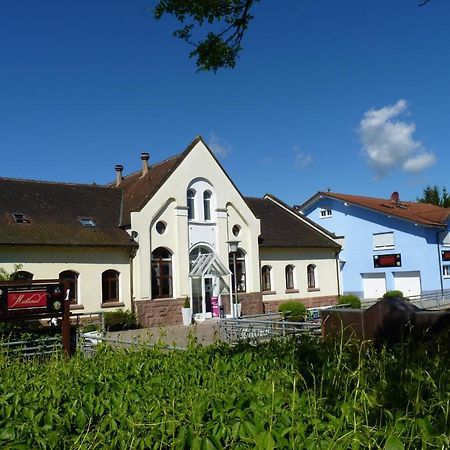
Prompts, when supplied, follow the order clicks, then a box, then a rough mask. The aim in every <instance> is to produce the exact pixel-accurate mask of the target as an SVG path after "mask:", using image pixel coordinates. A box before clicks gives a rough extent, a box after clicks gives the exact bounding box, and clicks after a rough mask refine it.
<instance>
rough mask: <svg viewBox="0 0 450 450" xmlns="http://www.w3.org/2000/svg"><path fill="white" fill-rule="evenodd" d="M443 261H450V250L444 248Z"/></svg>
mask: <svg viewBox="0 0 450 450" xmlns="http://www.w3.org/2000/svg"><path fill="white" fill-rule="evenodd" d="M442 261H450V250H442Z"/></svg>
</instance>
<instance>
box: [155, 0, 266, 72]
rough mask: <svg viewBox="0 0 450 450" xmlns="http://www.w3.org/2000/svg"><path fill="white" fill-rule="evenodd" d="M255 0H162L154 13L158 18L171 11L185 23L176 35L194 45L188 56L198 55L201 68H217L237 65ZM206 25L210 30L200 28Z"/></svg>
mask: <svg viewBox="0 0 450 450" xmlns="http://www.w3.org/2000/svg"><path fill="white" fill-rule="evenodd" d="M256 1H258V0H193V1H186V0H160V1H158V3H157V4H156V6H155V9H154V11H153V13H154V16H155V18H156V19H161V18H162V17H163V16H164V15H171V16H173V17H175V18H176V19H177V20H178V21H179V22H180V23H182V24H184V23H186V25H185V26H183V27H182V28H180V29H178V30H175V31H174V33H173V35H174V36H175V37H177V38H179V39H182V40H184V41H186V42H187V43H188V44H190V45H192V46H193V47H194V49H193V50H192V51H191V52H190V53H189V57H190V58H196V64H197V68H198V70H199V71H202V70H206V71H213V72H216V71H217V70H218V69H221V68H233V67H234V66H235V65H236V59H237V58H238V56H239V52H240V51H241V50H242V46H241V42H242V39H243V36H244V33H245V31H246V30H247V28H248V25H249V22H250V21H251V19H252V18H253V16H252V15H251V14H250V10H251V8H252V6H253V4H254V3H255V2H256ZM206 25H207V26H208V27H209V30H203V31H204V32H203V33H202V32H199V31H198V30H199V28H204V27H206Z"/></svg>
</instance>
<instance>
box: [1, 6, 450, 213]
mask: <svg viewBox="0 0 450 450" xmlns="http://www.w3.org/2000/svg"><path fill="white" fill-rule="evenodd" d="M280 4H282V5H283V7H282V8H280ZM417 4H418V0H417V1H416V0H395V1H392V0H364V1H362V0H342V1H341V0H339V1H338V0H303V1H298V0H288V1H284V2H275V1H273V0H261V1H260V3H258V4H257V5H256V7H255V9H254V16H255V18H254V20H253V22H252V23H251V26H250V28H249V30H248V33H247V35H246V36H245V38H244V42H243V45H244V50H243V52H242V54H241V57H240V60H239V61H238V65H237V67H236V68H235V69H234V70H225V71H221V72H218V73H217V74H213V73H196V70H195V63H194V61H193V60H191V59H189V58H188V57H187V55H188V52H189V48H188V46H187V45H186V44H185V43H183V42H181V41H178V40H176V39H175V38H173V37H172V36H171V32H172V30H173V29H174V27H175V26H176V24H175V23H174V21H173V20H170V19H169V18H167V19H164V20H162V21H155V20H153V18H152V15H151V13H150V12H149V8H150V7H151V5H152V3H151V2H150V1H143V0H135V1H130V0H128V1H124V0H122V1H119V0H110V1H105V0H99V1H92V0H91V1H87V0H79V1H77V2H61V1H56V0H46V1H44V2H36V1H35V0H23V1H20V2H19V1H17V0H3V1H2V2H1V3H0V157H1V165H0V167H1V170H0V176H5V177H12V178H34V179H44V180H52V181H68V182H75V183H92V182H96V183H99V184H102V183H106V182H109V181H112V180H113V179H114V176H115V174H114V165H115V164H119V163H120V164H123V165H124V166H125V170H124V172H125V173H129V172H131V171H135V170H137V169H139V167H140V153H141V152H143V151H146V152H149V153H150V159H151V161H159V160H162V159H165V158H167V157H168V156H171V155H173V154H176V153H178V152H180V151H182V150H183V149H184V148H185V147H186V146H187V145H188V144H189V143H190V142H191V141H192V139H193V138H194V137H195V136H197V135H199V134H201V135H202V136H203V137H204V138H205V139H206V141H207V142H208V143H209V144H210V146H211V147H212V148H213V149H214V151H215V152H216V154H217V155H218V157H219V159H220V161H221V162H222V164H223V166H224V167H225V169H226V170H227V172H228V173H229V175H230V176H231V177H232V178H233V180H234V182H235V183H236V185H237V186H238V187H239V189H240V191H241V192H242V193H243V194H244V195H252V196H261V195H263V194H265V193H266V192H270V193H272V194H274V195H277V196H279V197H280V198H281V199H283V200H284V201H286V202H287V203H290V204H294V203H302V202H303V201H305V200H306V199H307V198H309V197H310V196H312V195H313V194H314V193H315V192H317V191H319V190H326V189H327V188H330V189H331V190H332V191H335V192H342V193H347V194H357V195H368V196H377V197H386V198H387V197H389V196H390V194H391V192H392V191H395V190H396V191H398V192H399V193H400V198H401V199H403V200H414V199H415V198H416V197H417V196H418V195H420V194H421V192H422V189H423V187H424V186H425V185H426V184H437V185H438V186H442V185H445V186H447V188H448V189H450V183H449V182H448V169H449V168H450V156H449V152H448V143H449V142H450V131H449V125H450V92H449V83H450V31H449V27H448V21H449V18H450V2H449V1H448V0H432V2H431V3H429V4H428V5H427V6H425V7H421V8H419V7H417Z"/></svg>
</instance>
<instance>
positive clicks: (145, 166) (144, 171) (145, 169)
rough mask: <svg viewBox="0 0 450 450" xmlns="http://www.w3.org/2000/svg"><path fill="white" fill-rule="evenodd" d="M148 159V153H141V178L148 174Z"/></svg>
mask: <svg viewBox="0 0 450 450" xmlns="http://www.w3.org/2000/svg"><path fill="white" fill-rule="evenodd" d="M149 158H150V155H149V154H148V153H145V152H144V153H141V159H142V175H141V178H142V177H145V175H147V173H148V160H149Z"/></svg>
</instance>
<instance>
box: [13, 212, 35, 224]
mask: <svg viewBox="0 0 450 450" xmlns="http://www.w3.org/2000/svg"><path fill="white" fill-rule="evenodd" d="M12 217H13V219H14V221H15V222H16V223H30V222H31V220H30V219H29V217H27V216H26V215H25V214H22V213H12Z"/></svg>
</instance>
